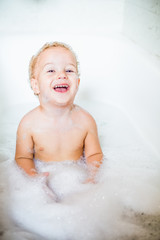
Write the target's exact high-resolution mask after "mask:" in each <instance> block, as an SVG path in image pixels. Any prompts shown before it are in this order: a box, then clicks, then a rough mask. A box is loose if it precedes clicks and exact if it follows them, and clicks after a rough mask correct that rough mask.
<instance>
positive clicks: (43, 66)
mask: <svg viewBox="0 0 160 240" xmlns="http://www.w3.org/2000/svg"><path fill="white" fill-rule="evenodd" d="M50 64H51V65H54V63H50V62H48V63H46V64H45V65H44V66H43V68H44V67H45V66H47V65H50ZM67 65H71V66H73V67H75V68H77V67H76V65H75V64H73V63H69V64H67Z"/></svg>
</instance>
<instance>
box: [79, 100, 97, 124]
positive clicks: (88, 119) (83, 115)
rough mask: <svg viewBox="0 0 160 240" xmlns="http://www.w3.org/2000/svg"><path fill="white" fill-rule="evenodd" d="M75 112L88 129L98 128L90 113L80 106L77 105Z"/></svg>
mask: <svg viewBox="0 0 160 240" xmlns="http://www.w3.org/2000/svg"><path fill="white" fill-rule="evenodd" d="M75 112H76V114H77V117H78V120H79V121H80V122H81V124H85V125H86V127H96V121H95V119H94V118H93V116H92V115H91V114H90V113H89V112H88V111H86V110H85V109H83V108H82V107H80V106H78V105H75Z"/></svg>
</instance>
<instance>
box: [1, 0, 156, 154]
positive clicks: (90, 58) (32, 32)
mask: <svg viewBox="0 0 160 240" xmlns="http://www.w3.org/2000/svg"><path fill="white" fill-rule="evenodd" d="M157 2H158V4H159V1H156V0H146V1H142V0H140V1H138V0H137V1H131V0H126V1H125V0H92V1H90V0H82V1H78V0H77V1H73V0H68V1H66V0H15V1H12V0H1V1H0V81H1V87H0V107H1V109H2V112H3V109H7V108H8V107H7V106H8V105H10V106H11V105H15V104H20V103H22V104H24V103H30V102H34V101H37V99H36V98H35V96H34V95H33V93H32V90H31V89H30V86H29V83H28V82H27V81H28V63H29V60H30V58H31V56H32V54H34V53H35V52H36V51H37V50H38V49H39V48H40V47H41V45H42V44H44V43H45V42H46V41H54V40H56V41H57V40H58V41H64V42H66V43H68V44H70V45H71V46H72V47H73V49H74V50H75V52H76V53H77V55H78V59H79V61H80V69H81V85H80V90H79V93H78V99H85V100H86V101H87V100H93V99H96V100H98V101H105V102H106V103H110V104H113V105H116V106H118V107H119V108H121V109H122V110H123V111H124V112H126V114H127V115H128V116H129V118H130V119H132V121H133V123H134V124H135V125H136V127H137V128H138V129H139V131H140V132H141V134H142V135H143V136H144V138H145V139H146V140H147V141H148V142H149V143H150V144H152V146H153V147H154V149H155V151H157V152H159V149H160V137H159V136H160V127H159V122H160V94H159V89H160V71H159V69H158V66H159V62H158V61H157V62H156V63H158V64H157V65H156V64H155V58H156V57H155V56H159V53H160V44H159V39H160V37H159V30H155V29H159V23H160V22H158V20H157V19H159V16H160V13H159V12H158V11H159V10H157V9H159V8H158V7H159V5H158V4H157ZM156 6H157V7H156ZM153 9H154V13H153V14H152V10H153ZM155 11H156V13H155ZM151 16H152V17H151ZM151 18H152V21H151ZM151 22H152V28H151V27H150V26H151ZM126 37H129V38H130V39H131V40H133V41H134V42H131V41H130V40H128V39H127V38H126ZM136 43H137V44H139V45H140V46H141V47H139V46H138V45H136ZM146 50H147V51H146Z"/></svg>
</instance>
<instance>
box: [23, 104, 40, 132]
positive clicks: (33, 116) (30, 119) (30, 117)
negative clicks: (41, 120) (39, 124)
mask: <svg viewBox="0 0 160 240" xmlns="http://www.w3.org/2000/svg"><path fill="white" fill-rule="evenodd" d="M39 112H40V111H39V107H36V108H34V109H33V110H31V111H30V112H28V113H26V114H25V115H24V117H23V118H22V119H21V121H20V123H19V126H18V129H19V130H20V129H23V128H24V129H31V128H32V127H33V126H34V124H35V120H37V118H38V116H39V115H40V113H39Z"/></svg>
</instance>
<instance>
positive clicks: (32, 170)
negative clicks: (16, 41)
mask: <svg viewBox="0 0 160 240" xmlns="http://www.w3.org/2000/svg"><path fill="white" fill-rule="evenodd" d="M29 73H30V83H31V87H32V89H33V91H34V94H35V95H38V98H39V103H40V105H39V106H38V107H36V108H35V109H33V110H32V111H30V112H29V113H27V114H26V115H25V116H24V117H23V119H22V120H21V122H20V124H19V127H18V131H17V144H16V154H15V160H16V162H17V164H18V165H19V166H20V168H22V169H23V170H24V171H25V172H26V173H27V174H28V175H30V176H37V175H39V174H43V175H44V176H48V174H49V173H38V172H37V170H36V167H35V164H34V159H38V160H40V161H44V162H50V161H66V160H75V161H77V160H79V159H80V158H81V157H82V156H83V154H84V155H85V159H86V164H87V166H88V179H87V180H86V182H94V178H95V175H96V172H97V170H98V168H99V166H100V164H101V162H102V157H103V155H102V150H101V147H100V143H99V140H98V134H97V127H96V123H95V120H94V119H93V117H92V116H91V115H90V114H89V113H88V112H86V111H85V110H83V109H82V108H80V107H79V106H77V105H75V104H74V103H73V102H74V98H75V95H76V93H77V90H78V86H79V83H80V78H79V73H78V62H77V59H76V56H75V54H74V52H73V51H72V49H71V48H70V47H69V46H68V45H66V44H63V43H59V42H53V43H47V44H45V45H44V46H43V47H42V48H41V49H40V51H39V52H38V53H37V54H36V55H35V56H33V57H32V59H31V61H30V67H29Z"/></svg>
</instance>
